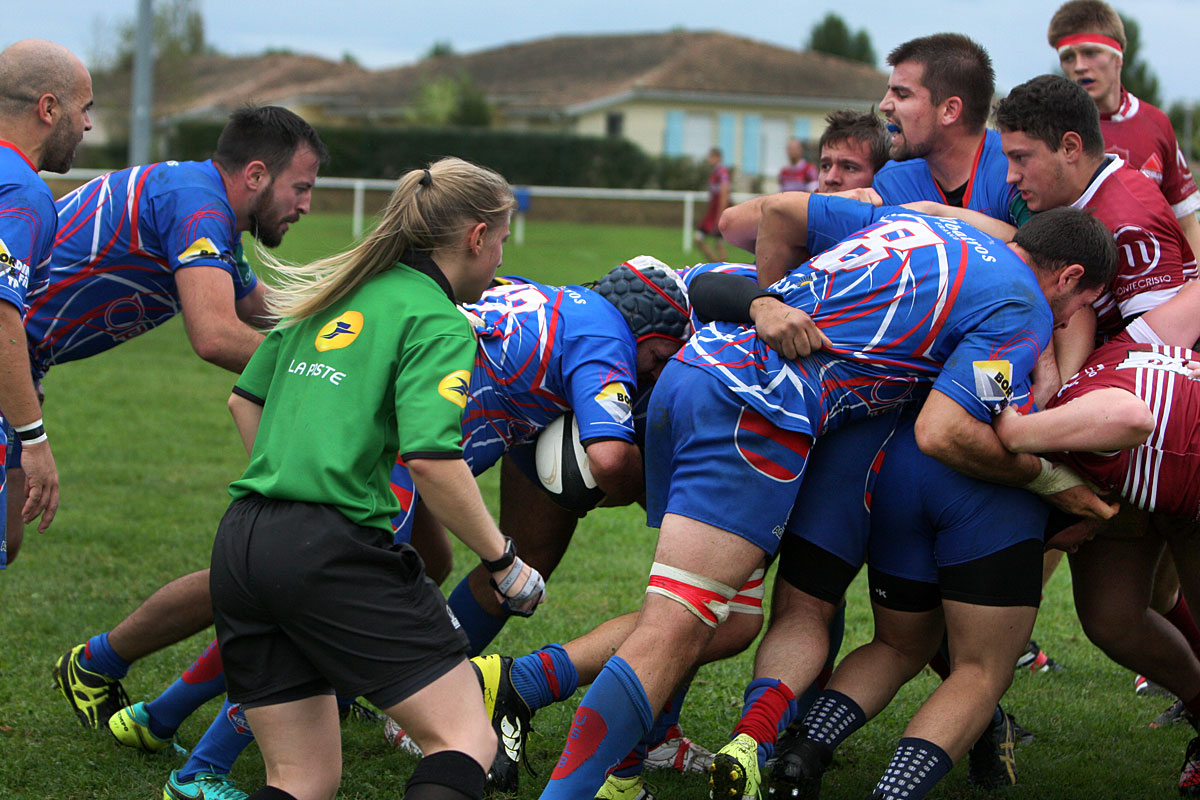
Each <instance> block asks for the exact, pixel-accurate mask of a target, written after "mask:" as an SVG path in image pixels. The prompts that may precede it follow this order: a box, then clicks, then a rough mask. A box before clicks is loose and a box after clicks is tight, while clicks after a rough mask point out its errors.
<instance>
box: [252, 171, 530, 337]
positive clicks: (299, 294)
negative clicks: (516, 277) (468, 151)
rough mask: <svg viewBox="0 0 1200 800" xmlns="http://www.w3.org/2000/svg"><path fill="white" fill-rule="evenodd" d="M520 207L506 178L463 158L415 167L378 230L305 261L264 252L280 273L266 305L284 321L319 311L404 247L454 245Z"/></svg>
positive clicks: (387, 265)
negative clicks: (468, 229)
mask: <svg viewBox="0 0 1200 800" xmlns="http://www.w3.org/2000/svg"><path fill="white" fill-rule="evenodd" d="M515 205H516V202H515V200H514V199H513V192H512V188H511V187H510V186H509V185H508V183H507V182H506V181H505V180H504V178H502V177H501V176H500V175H498V174H497V173H495V172H493V171H492V170H490V169H487V168H486V167H481V166H478V165H476V164H472V163H470V162H468V161H464V160H462V159H461V158H443V159H441V160H440V161H436V162H434V163H433V164H430V165H429V167H428V169H414V170H410V171H408V172H406V173H405V174H404V175H403V176H401V178H400V180H399V182H398V183H397V185H396V188H395V190H394V191H393V192H392V196H391V197H390V198H389V199H388V203H387V206H386V207H385V208H384V210H383V213H382V215H381V216H380V220H379V224H378V225H377V226H376V227H375V230H373V231H372V232H371V233H369V234H368V235H367V236H366V237H365V238H363V239H362V240H360V241H359V242H358V243H357V244H355V245H354V246H353V247H351V248H350V249H349V250H346V251H343V252H341V253H337V254H335V255H332V256H328V257H326V258H322V259H319V260H317V261H314V262H312V263H311V264H303V265H291V264H285V263H282V262H280V261H279V260H278V259H275V258H271V257H269V256H265V255H264V261H265V262H266V263H267V265H268V266H269V267H271V269H273V270H274V272H275V275H276V278H275V280H274V281H272V290H273V291H271V292H269V293H268V294H267V305H268V308H269V309H270V310H271V312H272V313H273V314H274V315H275V316H277V317H278V318H279V319H280V320H282V322H281V324H283V325H287V324H291V323H292V322H296V321H298V320H301V319H304V318H306V317H309V316H312V315H313V314H317V313H320V312H321V311H323V310H324V309H326V308H328V307H329V306H330V305H332V304H333V303H336V302H337V301H338V300H340V299H341V298H343V297H345V296H346V295H348V294H350V293H351V292H353V291H354V290H355V289H357V288H358V287H359V286H361V285H363V284H364V283H366V282H367V281H369V280H370V279H371V278H373V277H374V276H376V275H378V274H379V273H381V272H383V271H384V270H387V269H390V268H391V267H393V266H395V264H396V263H397V262H398V261H400V259H401V256H402V255H403V254H404V253H405V252H406V251H410V250H411V251H417V252H422V251H423V252H427V253H428V252H432V251H434V250H438V249H441V248H445V247H450V246H451V245H452V244H453V242H454V240H455V236H456V235H457V234H458V233H459V232H460V231H461V230H462V229H463V228H464V227H465V226H467V225H472V224H475V223H477V222H486V223H487V224H488V225H489V226H490V225H494V224H498V223H499V221H500V220H501V219H502V218H505V217H507V215H508V214H509V213H510V212H511V211H512V209H513V207H514V206H515Z"/></svg>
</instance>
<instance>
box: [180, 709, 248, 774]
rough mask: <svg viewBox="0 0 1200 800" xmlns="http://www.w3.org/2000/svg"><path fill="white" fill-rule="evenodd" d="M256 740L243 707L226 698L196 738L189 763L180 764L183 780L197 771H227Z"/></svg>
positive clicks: (218, 772)
mask: <svg viewBox="0 0 1200 800" xmlns="http://www.w3.org/2000/svg"><path fill="white" fill-rule="evenodd" d="M253 741H254V733H253V732H251V730H250V726H249V725H248V724H247V723H246V717H245V716H243V714H242V707H241V706H239V705H237V704H235V703H230V702H229V701H228V700H226V701H225V702H224V703H223V704H222V705H221V710H220V711H218V712H217V718H216V719H214V720H213V722H212V725H209V726H208V730H207V731H205V732H204V736H202V737H200V741H198V742H196V746H195V747H194V748H192V754H191V755H190V756H189V757H188V760H187V763H186V764H184V765H183V766H182V767H180V768H179V780H180V782H185V781H190V780H191V779H192V778H194V777H196V773H198V772H215V773H217V774H218V775H228V774H229V770H231V769H233V762H234V761H236V760H237V757H238V756H240V755H241V754H242V751H243V750H245V749H246V745H248V744H250V743H251V742H253Z"/></svg>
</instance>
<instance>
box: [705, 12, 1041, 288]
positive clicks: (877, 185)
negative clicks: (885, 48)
mask: <svg viewBox="0 0 1200 800" xmlns="http://www.w3.org/2000/svg"><path fill="white" fill-rule="evenodd" d="M888 64H890V65H891V66H892V74H891V77H890V78H889V79H888V88H887V92H886V93H885V94H884V96H883V100H881V101H880V103H879V110H880V112H881V113H882V114H883V116H884V118H885V120H886V121H887V127H888V130H889V131H891V134H892V143H891V150H890V154H891V157H892V160H891V161H889V162H888V163H887V164H885V165H884V166H883V168H882V169H880V170H879V171H878V172H876V173H875V176H874V182H873V188H862V189H855V190H853V191H850V192H847V194H848V196H851V197H855V198H856V199H861V200H864V201H868V202H872V203H874V204H875V205H880V204H885V205H903V204H904V203H911V202H916V201H918V200H926V201H933V202H938V203H944V204H946V205H951V206H958V207H961V208H967V209H972V210H975V211H979V212H981V213H983V214H986V215H987V216H990V217H993V218H995V219H999V220H1002V221H1004V222H1007V223H1010V224H1013V225H1020V224H1021V223H1022V222H1024V221H1025V220H1027V219H1028V218H1029V210H1028V208H1026V206H1025V203H1024V201H1023V200H1021V197H1020V195H1019V194H1018V193H1017V192H1016V190H1015V189H1014V188H1013V187H1012V186H1009V185H1008V184H1007V183H1006V182H1005V178H1006V176H1007V173H1008V162H1007V161H1006V160H1005V158H1004V154H1003V153H1002V152H1001V150H1000V136H999V134H997V133H996V132H995V131H988V130H987V128H986V124H987V118H988V111H989V109H990V107H991V103H992V95H993V92H994V90H995V81H994V73H993V71H992V61H991V58H990V57H989V56H988V54H987V51H986V50H984V49H983V48H982V47H980V46H979V45H978V44H976V43H975V42H973V41H972V40H970V39H968V38H967V37H966V36H962V35H961V34H954V33H939V34H935V35H933V36H925V37H922V38H919V39H913V40H911V41H909V42H905V43H904V44H902V45H900V46H899V47H897V48H896V49H895V50H893V51H892V52H891V53H890V54H889V55H888ZM851 188H852V187H844V188H842V189H841V191H846V190H847V189H851ZM798 202H799V200H798V198H794V197H793V198H789V197H788V193H781V194H774V195H766V196H764V197H761V198H756V199H755V200H753V201H751V202H749V203H742V204H740V205H737V206H734V207H732V208H730V209H729V210H728V211H726V212H725V215H724V216H723V217H722V220H721V235H722V236H724V237H725V239H726V241H729V242H730V243H732V244H735V245H737V246H738V247H742V248H744V249H748V250H750V251H751V252H753V253H754V254H755V261H756V264H757V265H758V276H759V277H758V281H759V285H760V286H769V285H771V284H772V283H774V282H775V281H777V280H779V279H780V278H781V277H783V275H784V273H786V272H787V270H788V269H790V268H791V267H794V266H795V265H796V264H799V263H801V262H803V261H804V260H805V259H806V258H807V257H808V255H809V254H808V253H805V252H803V251H804V245H805V237H804V232H803V231H802V230H797V229H795V228H790V227H788V226H787V224H786V217H787V207H788V206H789V205H791V204H794V203H798ZM756 239H758V240H761V241H762V243H761V244H756Z"/></svg>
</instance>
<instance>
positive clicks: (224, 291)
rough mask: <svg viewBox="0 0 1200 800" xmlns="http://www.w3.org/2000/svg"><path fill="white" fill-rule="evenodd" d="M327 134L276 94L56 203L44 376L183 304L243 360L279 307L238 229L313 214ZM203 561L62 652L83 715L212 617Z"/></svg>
mask: <svg viewBox="0 0 1200 800" xmlns="http://www.w3.org/2000/svg"><path fill="white" fill-rule="evenodd" d="M326 158H327V152H326V150H325V145H324V144H323V143H322V142H321V139H320V137H319V136H318V135H317V132H316V131H315V130H313V128H312V126H310V125H309V124H308V123H307V122H305V121H304V120H303V119H301V118H300V117H298V116H296V115H295V114H294V113H292V112H291V111H288V110H287V109H284V108H279V107H277V106H260V107H256V106H248V107H246V108H243V109H240V110H238V111H236V112H234V113H233V114H232V115H231V117H230V119H229V122H228V124H226V126H225V129H224V130H223V131H222V132H221V136H220V138H219V139H218V140H217V149H216V153H215V155H214V156H213V158H212V159H210V160H207V161H202V162H192V161H184V162H175V161H164V162H160V163H156V164H149V165H146V166H141V167H131V168H130V169H126V170H122V171H120V172H114V173H109V174H107V175H102V176H101V177H99V178H96V179H94V180H92V181H90V182H89V183H87V184H85V185H83V186H81V187H80V188H78V189H76V190H75V191H74V192H72V193H70V194H68V195H67V196H65V197H63V198H62V199H61V200H59V201H58V204H57V207H58V220H59V227H58V237H57V239H56V242H55V247H54V255H53V259H52V261H51V265H50V273H49V280H48V282H47V283H46V284H44V285H43V286H41V287H39V289H38V290H37V291H36V292H35V293H33V294H31V296H30V298H29V301H30V302H29V306H30V310H29V313H28V314H27V315H26V326H27V327H26V331H27V334H28V339H29V341H28V346H29V354H30V359H31V360H32V362H33V369H34V374H35V376H37V377H40V376H41V375H43V374H45V372H46V371H47V370H48V369H50V367H51V366H53V365H55V364H61V363H65V362H68V361H74V360H77V359H81V358H87V357H89V356H92V355H95V354H97V353H100V352H103V351H105V350H108V349H110V348H112V347H115V346H117V345H119V344H121V343H122V342H124V341H127V340H128V339H130V338H132V337H134V336H137V335H140V334H142V333H144V332H146V331H148V330H150V329H152V328H154V327H156V326H158V325H161V324H162V323H163V322H166V321H167V320H168V319H170V318H171V317H173V316H175V315H176V314H178V313H182V314H183V315H184V324H185V326H186V328H187V334H188V339H189V340H190V341H191V343H192V347H193V348H194V349H195V350H196V352H197V354H198V355H200V356H201V357H202V358H204V359H205V360H207V361H210V362H211V363H214V364H216V365H218V366H221V367H224V368H226V369H228V370H231V371H233V372H241V370H242V368H243V367H244V366H245V365H246V363H247V361H248V360H249V359H250V356H251V355H252V354H253V353H254V351H255V349H256V348H257V347H258V345H259V343H260V342H261V341H262V339H263V335H262V334H261V333H259V332H258V330H256V329H255V327H254V326H258V327H262V326H266V325H268V324H269V322H270V314H269V313H268V311H267V308H266V305H265V297H266V288H265V287H264V286H263V285H262V284H261V283H259V282H258V279H257V278H256V277H255V275H254V273H253V272H252V271H251V270H250V268H249V265H248V264H247V263H246V261H245V259H244V258H243V257H242V246H241V234H242V232H244V231H249V232H250V233H251V235H253V236H254V237H255V238H256V239H257V240H258V241H259V242H261V243H262V244H263V245H265V246H267V247H275V246H277V245H279V243H280V242H281V241H282V240H283V237H284V235H285V234H286V233H287V230H288V228H289V227H290V226H291V225H292V224H294V223H295V222H296V221H297V220H299V218H300V217H301V216H302V215H303V214H307V213H308V209H309V202H310V200H311V197H312V189H313V184H314V182H315V181H316V178H317V168H318V166H319V165H320V164H321V163H322V162H323V161H325V159H326ZM207 580H208V579H207V571H202V572H198V573H193V574H192V575H188V576H185V577H183V578H179V579H177V580H175V581H172V582H171V583H169V584H167V585H166V586H164V587H163V588H161V589H159V590H158V591H157V592H156V593H155V594H154V595H152V596H151V597H150V598H149V599H148V600H147V601H146V602H145V603H143V604H142V606H140V607H139V608H138V609H137V610H136V611H134V613H133V614H131V615H130V616H129V617H127V618H126V619H125V620H123V621H122V622H121V623H120V624H118V625H117V626H116V627H115V628H113V630H112V631H111V632H107V633H101V634H99V635H97V636H93V637H92V638H91V639H90V640H89V641H88V642H87V643H85V644H80V645H77V646H75V647H73V648H71V650H70V651H69V652H68V653H66V654H65V655H63V656H62V657H61V658H59V659H58V661H57V663H56V664H55V666H54V680H55V683H56V684H57V685H58V687H59V689H60V690H61V691H62V693H63V696H64V697H66V698H67V702H68V703H70V705H71V708H72V709H73V710H74V711H75V713H76V715H77V716H78V718H79V721H80V723H81V724H83V725H84V727H90V728H99V727H101V726H103V725H104V723H105V722H107V720H108V717H109V716H111V715H112V714H113V713H114V712H115V711H116V710H117V709H119V708H121V707H122V706H124V705H126V704H127V703H128V698H127V697H126V696H125V693H124V690H123V689H122V688H121V684H120V679H121V678H122V677H124V676H125V674H126V672H127V671H128V669H129V665H130V663H131V662H133V661H136V660H137V659H139V658H141V657H143V656H145V655H147V654H148V653H152V652H154V651H155V650H158V649H160V648H162V647H165V646H166V645H168V644H172V643H174V642H177V641H179V640H180V639H182V638H184V637H186V636H190V635H191V634H193V633H196V632H197V631H199V630H201V629H202V628H204V627H205V626H206V625H208V624H209V623H210V622H211V618H212V607H211V603H210V602H209V601H208V599H207V598H208V583H207Z"/></svg>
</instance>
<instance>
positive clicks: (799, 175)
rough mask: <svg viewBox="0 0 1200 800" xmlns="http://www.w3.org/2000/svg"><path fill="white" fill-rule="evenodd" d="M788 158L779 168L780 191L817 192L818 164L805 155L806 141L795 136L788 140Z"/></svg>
mask: <svg viewBox="0 0 1200 800" xmlns="http://www.w3.org/2000/svg"><path fill="white" fill-rule="evenodd" d="M787 158H788V163H787V164H785V165H784V166H783V168H782V169H780V170H779V191H781V192H815V191H816V190H817V166H816V165H815V164H813V163H812V162H810V161H809V160H808V159H806V158H805V157H804V143H803V142H801V141H800V140H799V139H797V138H796V137H795V136H793V137H792V138H790V139H788V140H787Z"/></svg>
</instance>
